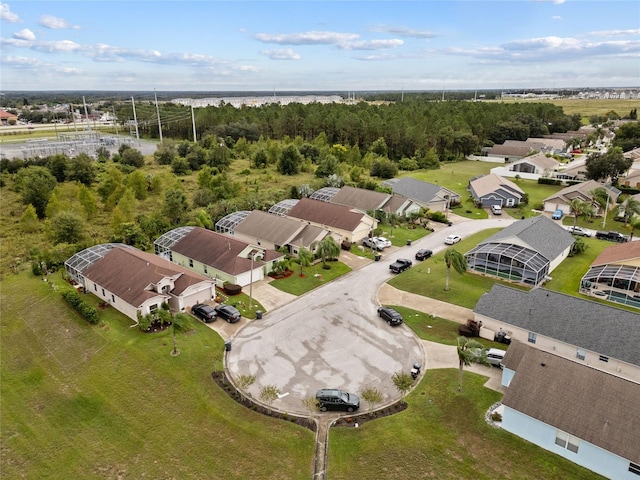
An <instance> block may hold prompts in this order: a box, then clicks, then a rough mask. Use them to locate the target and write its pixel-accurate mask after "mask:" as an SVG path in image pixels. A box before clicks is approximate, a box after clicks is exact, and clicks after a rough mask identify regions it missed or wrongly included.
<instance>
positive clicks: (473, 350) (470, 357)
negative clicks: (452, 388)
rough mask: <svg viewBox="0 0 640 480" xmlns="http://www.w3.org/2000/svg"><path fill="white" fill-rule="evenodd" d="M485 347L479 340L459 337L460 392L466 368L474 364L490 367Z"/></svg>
mask: <svg viewBox="0 0 640 480" xmlns="http://www.w3.org/2000/svg"><path fill="white" fill-rule="evenodd" d="M483 348H484V346H483V345H482V344H481V343H480V342H479V341H477V340H471V339H469V338H467V337H458V347H457V350H458V365H459V370H458V391H459V392H461V391H462V372H463V371H464V367H465V366H467V367H468V366H470V365H471V364H472V363H481V364H482V365H489V362H488V361H487V353H486V352H485V351H484V349H483Z"/></svg>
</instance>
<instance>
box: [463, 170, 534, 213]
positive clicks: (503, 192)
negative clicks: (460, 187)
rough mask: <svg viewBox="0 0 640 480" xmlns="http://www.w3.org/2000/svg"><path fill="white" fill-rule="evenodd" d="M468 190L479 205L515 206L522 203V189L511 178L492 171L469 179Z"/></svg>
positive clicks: (523, 194)
mask: <svg viewBox="0 0 640 480" xmlns="http://www.w3.org/2000/svg"><path fill="white" fill-rule="evenodd" d="M469 192H471V197H472V198H473V201H474V202H475V203H476V205H479V206H481V207H485V208H486V207H491V206H492V205H497V206H499V207H516V206H518V205H520V203H522V200H523V198H524V196H525V193H524V191H522V189H521V188H520V187H518V186H517V185H516V184H515V183H513V182H512V181H511V180H507V179H506V178H502V177H500V176H498V175H496V174H494V173H490V174H488V175H481V176H479V177H475V178H472V179H471V180H470V181H469Z"/></svg>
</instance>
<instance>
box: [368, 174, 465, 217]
mask: <svg viewBox="0 0 640 480" xmlns="http://www.w3.org/2000/svg"><path fill="white" fill-rule="evenodd" d="M381 185H382V186H384V187H390V188H391V190H392V191H393V193H394V194H397V195H401V196H403V197H406V198H410V199H411V200H413V201H414V202H416V203H418V204H419V205H420V206H421V207H423V208H426V209H428V210H431V211H432V212H446V211H447V210H448V209H449V207H450V206H451V205H456V204H458V203H460V195H458V194H457V193H456V192H454V191H453V190H449V189H448V188H445V187H443V186H441V185H435V184H433V183H429V182H423V181H422V180H417V179H415V178H411V177H403V178H392V179H390V180H385V181H384V182H382V184H381Z"/></svg>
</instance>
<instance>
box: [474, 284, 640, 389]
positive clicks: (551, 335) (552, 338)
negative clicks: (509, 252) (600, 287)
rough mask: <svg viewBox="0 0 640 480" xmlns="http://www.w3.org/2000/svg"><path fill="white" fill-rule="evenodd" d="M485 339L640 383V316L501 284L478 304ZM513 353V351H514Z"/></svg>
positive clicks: (575, 298) (476, 309)
mask: <svg viewBox="0 0 640 480" xmlns="http://www.w3.org/2000/svg"><path fill="white" fill-rule="evenodd" d="M473 313H474V319H475V320H476V321H478V322H482V336H483V337H485V338H491V339H492V338H494V337H493V336H494V335H495V334H497V333H499V332H504V333H506V334H508V335H509V336H510V337H511V338H512V341H513V340H517V341H520V342H522V343H525V344H528V345H531V346H533V347H535V348H538V349H540V350H543V351H545V352H549V353H553V354H554V355H560V356H561V357H564V358H567V359H569V360H573V361H576V362H579V363H581V364H583V365H587V366H589V367H592V368H596V369H598V370H602V371H605V372H608V373H610V374H612V375H617V376H619V377H623V378H625V379H627V380H631V381H633V382H636V383H639V382H640V349H639V348H638V345H640V314H638V313H635V312H631V311H628V310H622V309H620V308H617V307H613V306H609V305H605V304H602V303H598V302H594V301H592V300H588V299H584V298H579V297H574V296H571V295H566V294H564V293H559V292H554V291H551V290H546V289H544V288H533V289H531V290H529V291H525V290H518V289H516V288H512V287H507V286H504V285H499V284H495V285H494V286H493V287H492V288H491V290H490V291H489V292H487V293H485V294H484V295H482V297H480V299H479V300H478V302H477V303H476V306H475V308H474V309H473ZM509 348H510V347H509Z"/></svg>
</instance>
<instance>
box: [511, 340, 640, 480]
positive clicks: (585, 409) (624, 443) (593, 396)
mask: <svg viewBox="0 0 640 480" xmlns="http://www.w3.org/2000/svg"><path fill="white" fill-rule="evenodd" d="M502 363H503V365H504V370H503V385H504V386H507V391H506V393H505V395H504V397H503V399H502V405H503V413H502V421H501V427H502V428H503V429H505V430H507V431H508V432H511V433H513V434H515V435H518V436H519V437H522V438H524V439H525V440H527V441H529V442H532V443H534V444H535V445H538V446H539V447H542V448H544V449H545V450H549V451H551V452H554V453H557V454H558V455H560V456H561V457H564V458H566V459H568V460H570V461H572V462H574V463H577V464H578V465H582V466H583V467H585V468H588V469H589V470H592V471H594V472H596V473H599V474H600V475H603V476H605V477H607V478H615V479H637V478H638V476H639V475H640V448H638V446H639V445H640V401H639V399H640V384H639V383H637V382H632V381H629V380H626V379H624V378H621V377H619V376H617V375H615V374H612V373H609V372H604V371H601V370H598V369H594V368H590V367H589V366H586V365H584V364H582V363H579V362H574V361H572V360H568V359H566V358H563V357H561V356H559V355H556V354H554V353H553V352H545V351H542V350H539V349H536V348H531V347H530V346H528V345H527V344H525V343H520V342H514V343H512V344H511V345H510V346H509V348H508V350H507V354H506V355H505V357H504V360H503V362H502ZM505 377H506V378H507V379H508V382H505Z"/></svg>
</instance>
